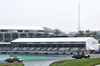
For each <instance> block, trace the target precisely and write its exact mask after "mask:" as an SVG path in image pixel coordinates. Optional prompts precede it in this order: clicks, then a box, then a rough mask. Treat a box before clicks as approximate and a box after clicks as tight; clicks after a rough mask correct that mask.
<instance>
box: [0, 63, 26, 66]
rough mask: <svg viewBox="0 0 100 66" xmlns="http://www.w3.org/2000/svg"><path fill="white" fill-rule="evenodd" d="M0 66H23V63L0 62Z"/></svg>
mask: <svg viewBox="0 0 100 66" xmlns="http://www.w3.org/2000/svg"><path fill="white" fill-rule="evenodd" d="M0 66H24V64H23V63H0Z"/></svg>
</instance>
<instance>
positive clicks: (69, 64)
mask: <svg viewBox="0 0 100 66" xmlns="http://www.w3.org/2000/svg"><path fill="white" fill-rule="evenodd" d="M98 64H100V58H89V59H88V58H87V59H72V60H61V61H57V62H54V63H52V64H50V66H94V65H98Z"/></svg>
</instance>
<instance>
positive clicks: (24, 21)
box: [0, 0, 100, 32]
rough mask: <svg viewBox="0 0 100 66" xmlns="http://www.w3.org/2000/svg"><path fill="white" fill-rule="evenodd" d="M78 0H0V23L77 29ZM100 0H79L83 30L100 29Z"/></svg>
mask: <svg viewBox="0 0 100 66" xmlns="http://www.w3.org/2000/svg"><path fill="white" fill-rule="evenodd" d="M78 13H79V0H0V26H1V25H8V26H12V25H13V26H41V27H49V28H52V29H60V30H62V31H64V32H70V31H72V32H73V31H78ZM99 25H100V0H80V30H87V29H89V30H100V26H99Z"/></svg>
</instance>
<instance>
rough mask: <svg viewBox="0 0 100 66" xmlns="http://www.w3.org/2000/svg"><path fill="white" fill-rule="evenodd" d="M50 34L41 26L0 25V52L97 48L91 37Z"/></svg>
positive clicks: (38, 51)
mask: <svg viewBox="0 0 100 66" xmlns="http://www.w3.org/2000/svg"><path fill="white" fill-rule="evenodd" d="M51 36H52V34H48V33H47V32H45V31H44V29H43V28H42V27H27V26H0V53H18V54H19V53H27V54H71V53H73V52H76V51H77V50H82V51H87V50H96V51H98V50H99V48H98V41H97V40H96V39H94V38H92V37H77V38H76V37H74V38H66V37H63V38H61V37H55V38H53V37H52V38H49V37H51Z"/></svg>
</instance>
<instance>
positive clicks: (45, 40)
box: [12, 37, 93, 42]
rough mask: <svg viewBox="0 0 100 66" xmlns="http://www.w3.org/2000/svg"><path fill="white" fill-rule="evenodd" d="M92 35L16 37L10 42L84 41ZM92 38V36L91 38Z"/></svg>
mask: <svg viewBox="0 0 100 66" xmlns="http://www.w3.org/2000/svg"><path fill="white" fill-rule="evenodd" d="M91 38H92V37H75V38H18V39H16V40H13V41H12V42H85V41H87V40H88V39H91ZM92 39H93V38H92Z"/></svg>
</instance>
